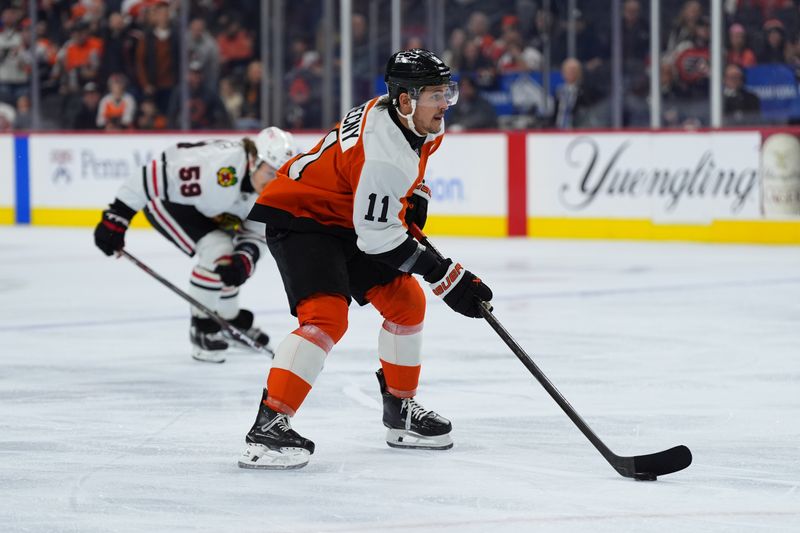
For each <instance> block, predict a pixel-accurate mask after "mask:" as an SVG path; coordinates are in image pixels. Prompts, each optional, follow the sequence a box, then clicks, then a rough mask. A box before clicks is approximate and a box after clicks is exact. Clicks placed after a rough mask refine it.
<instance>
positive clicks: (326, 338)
mask: <svg viewBox="0 0 800 533" xmlns="http://www.w3.org/2000/svg"><path fill="white" fill-rule="evenodd" d="M294 334H295V335H299V336H301V337H303V338H304V339H306V340H308V341H311V342H313V343H314V344H316V345H317V346H319V347H320V348H322V349H323V350H325V353H326V354H329V353H331V350H333V346H334V344H336V343H335V342H333V339H332V338H331V336H330V335H328V334H327V333H325V332H324V331H323V330H322V329H321V328H318V327H317V326H315V325H314V324H304V325H302V326H300V327H299V328H297V329H296V330H295V331H294Z"/></svg>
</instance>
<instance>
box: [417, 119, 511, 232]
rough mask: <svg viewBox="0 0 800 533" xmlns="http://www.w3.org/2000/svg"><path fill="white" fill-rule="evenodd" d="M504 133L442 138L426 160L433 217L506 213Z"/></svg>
mask: <svg viewBox="0 0 800 533" xmlns="http://www.w3.org/2000/svg"><path fill="white" fill-rule="evenodd" d="M507 146H508V140H507V138H506V136H505V134H502V133H499V134H465V135H454V134H448V135H445V137H444V139H443V140H442V144H441V145H440V146H439V148H438V149H437V150H436V152H434V153H433V154H432V155H431V156H430V158H429V159H428V163H427V167H426V169H425V183H426V184H427V185H428V187H430V189H431V196H432V199H431V202H430V204H429V206H428V210H429V212H430V213H431V214H432V215H474V216H502V217H505V216H506V213H507V211H508V207H507V205H508V164H507V159H508V155H507V152H508V148H507Z"/></svg>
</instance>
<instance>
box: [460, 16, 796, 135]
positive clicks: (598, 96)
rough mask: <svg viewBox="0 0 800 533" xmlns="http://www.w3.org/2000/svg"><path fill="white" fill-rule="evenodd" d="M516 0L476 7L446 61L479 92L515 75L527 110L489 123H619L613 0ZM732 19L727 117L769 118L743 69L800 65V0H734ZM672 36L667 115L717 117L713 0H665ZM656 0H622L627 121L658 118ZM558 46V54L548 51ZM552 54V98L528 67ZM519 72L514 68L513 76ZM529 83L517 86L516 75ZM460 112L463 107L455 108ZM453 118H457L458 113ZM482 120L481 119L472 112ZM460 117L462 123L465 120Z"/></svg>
mask: <svg viewBox="0 0 800 533" xmlns="http://www.w3.org/2000/svg"><path fill="white" fill-rule="evenodd" d="M542 4H543V3H542V2H538V5H537V2H517V3H516V6H515V8H514V9H513V10H512V11H510V12H506V13H504V14H501V15H492V16H491V17H490V16H489V15H488V14H487V13H482V12H479V11H474V12H472V13H471V14H470V15H469V17H468V18H467V20H466V22H465V23H464V24H462V25H460V26H458V27H455V28H454V29H452V30H451V31H450V33H449V38H448V48H447V51H446V53H445V56H446V59H445V60H446V61H447V62H448V63H449V64H451V65H453V66H454V68H455V70H456V71H457V72H458V73H459V75H460V76H461V77H462V78H469V80H470V81H469V82H468V83H470V84H471V85H477V87H478V89H479V91H480V92H482V93H483V94H490V93H492V92H493V91H496V90H497V89H498V88H500V80H503V79H506V80H508V79H509V78H511V79H512V80H513V79H515V78H516V81H512V82H511V83H510V91H509V92H510V98H511V101H512V103H513V105H514V108H515V110H516V111H517V112H518V114H517V115H516V116H515V115H510V116H505V117H500V118H499V120H498V119H497V118H491V117H489V116H488V115H487V116H486V118H485V120H484V121H483V122H482V123H481V124H480V126H481V127H486V128H494V127H498V126H500V127H509V126H512V127H513V126H515V125H521V126H524V127H556V128H572V127H607V126H609V125H610V124H611V122H612V119H611V112H612V110H611V96H612V94H611V93H612V90H611V88H612V72H611V48H612V38H611V20H610V17H609V5H610V4H609V2H598V1H595V0H583V1H580V0H579V1H577V2H576V4H577V6H578V9H577V10H576V11H575V12H573V13H572V15H573V16H572V17H569V16H568V15H569V14H568V13H567V12H566V10H565V8H564V5H565V4H566V2H555V1H551V2H550V5H551V6H552V7H551V8H550V9H549V10H545V9H544V8H543V7H542ZM723 4H724V10H725V11H724V13H723V21H724V24H725V34H726V35H725V46H726V54H725V63H724V69H725V75H724V85H723V87H724V112H725V119H726V123H727V124H732V125H741V124H754V123H758V122H760V121H763V118H762V116H761V114H760V104H759V100H758V97H757V96H756V95H755V94H753V93H752V92H749V91H747V89H745V88H744V81H745V77H744V72H745V71H744V69H747V68H750V67H753V66H756V65H764V64H785V65H788V66H789V67H790V68H792V69H795V70H797V71H798V72H800V0H727V1H725V2H723ZM661 5H662V12H661V15H662V16H661V20H662V26H663V27H662V28H661V34H662V36H663V40H662V42H661V43H659V45H660V49H661V63H660V65H659V66H658V68H659V72H660V78H661V98H662V110H663V116H662V117H661V119H662V124H663V125H665V126H667V127H695V126H703V125H708V123H709V76H710V50H709V48H710V35H711V33H710V20H709V7H710V6H709V2H708V0H706V1H699V0H662V2H661ZM648 8H649V2H642V0H623V1H622V14H621V15H622V21H621V32H622V35H621V43H622V46H621V49H622V82H623V83H622V94H623V101H622V114H623V116H622V121H623V125H625V126H633V127H637V126H639V127H642V126H645V127H646V126H649V124H650V114H649V113H650V111H649V95H650V69H651V68H652V65H651V61H650V14H649V12H648V11H647V9H648ZM570 19H572V20H574V24H575V35H576V37H575V54H574V57H568V43H567V41H568V38H567V34H568V31H567V30H568V26H569V24H570V22H569V20H570ZM548 48H549V54H548ZM545 63H547V64H548V65H549V68H550V69H551V70H552V71H553V72H559V73H560V74H561V77H562V79H563V84H561V85H560V86H558V87H557V89H556V90H555V94H554V95H553V97H552V98H549V99H548V98H547V97H546V96H545V95H544V94H542V95H539V97H537V98H533V95H534V93H535V91H536V90H538V91H540V92H543V91H544V89H542V88H541V86H538V87H536V88H535V89H531V88H530V81H529V78H528V77H515V76H513V75H514V74H516V73H540V72H541V71H542V70H543V69H544V68H545V66H544V65H545ZM509 74H511V75H512V76H507V75H509ZM517 84H518V85H519V87H520V90H519V91H517V93H518V94H515V85H517ZM533 102H535V105H532V103H533ZM453 115H454V116H455V115H456V112H455V110H454V111H453ZM450 123H451V124H454V122H453V120H451V121H450ZM473 123H474V120H473ZM459 127H460V126H459Z"/></svg>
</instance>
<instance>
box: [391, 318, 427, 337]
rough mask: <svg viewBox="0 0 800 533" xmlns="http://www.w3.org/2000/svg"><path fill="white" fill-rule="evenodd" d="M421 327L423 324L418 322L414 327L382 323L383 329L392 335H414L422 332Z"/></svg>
mask: <svg viewBox="0 0 800 533" xmlns="http://www.w3.org/2000/svg"><path fill="white" fill-rule="evenodd" d="M423 325H424V322H420V323H419V324H417V325H415V326H403V325H402V324H396V323H394V322H391V321H389V320H384V321H383V329H385V330H386V331H388V332H389V333H392V334H394V335H413V334H414V333H419V332H420V331H422V326H423Z"/></svg>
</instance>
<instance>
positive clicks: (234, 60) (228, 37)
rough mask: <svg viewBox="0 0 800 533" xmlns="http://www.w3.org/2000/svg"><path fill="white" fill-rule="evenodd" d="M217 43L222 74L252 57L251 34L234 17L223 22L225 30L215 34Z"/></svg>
mask: <svg viewBox="0 0 800 533" xmlns="http://www.w3.org/2000/svg"><path fill="white" fill-rule="evenodd" d="M217 44H218V45H219V58H220V63H221V65H222V75H223V76H227V75H229V74H231V72H232V71H234V70H240V69H241V68H243V67H244V66H245V65H246V64H247V63H248V62H249V61H250V60H251V59H253V36H252V35H250V32H248V31H247V30H246V29H244V28H242V25H241V24H240V23H239V21H238V20H237V19H236V18H235V17H232V18H231V19H230V20H229V21H228V22H227V24H225V31H223V32H222V33H220V34H219V35H218V36H217Z"/></svg>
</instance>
